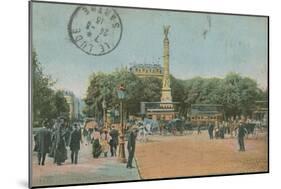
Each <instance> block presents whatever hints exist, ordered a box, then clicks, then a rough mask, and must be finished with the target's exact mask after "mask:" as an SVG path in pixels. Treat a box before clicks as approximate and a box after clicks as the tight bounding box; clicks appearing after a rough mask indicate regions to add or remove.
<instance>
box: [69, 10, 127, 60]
mask: <svg viewBox="0 0 281 189" xmlns="http://www.w3.org/2000/svg"><path fill="white" fill-rule="evenodd" d="M68 33H69V36H70V39H71V41H72V42H73V43H74V44H75V45H76V46H77V47H78V48H79V49H81V50H82V51H83V52H85V53H87V54H89V55H94V56H100V55H105V54H107V53H110V52H111V51H113V50H114V49H115V48H116V47H117V46H118V44H119V42H120V40H121V36H122V22H121V19H120V17H119V15H118V13H117V12H116V11H115V10H114V9H112V8H109V7H100V6H79V7H77V8H76V9H75V11H74V12H73V14H72V15H71V18H70V21H69V24H68Z"/></svg>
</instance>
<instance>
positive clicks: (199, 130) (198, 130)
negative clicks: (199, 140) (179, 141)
mask: <svg viewBox="0 0 281 189" xmlns="http://www.w3.org/2000/svg"><path fill="white" fill-rule="evenodd" d="M197 134H198V135H199V134H201V124H200V123H199V124H198V127H197Z"/></svg>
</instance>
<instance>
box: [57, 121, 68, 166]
mask: <svg viewBox="0 0 281 189" xmlns="http://www.w3.org/2000/svg"><path fill="white" fill-rule="evenodd" d="M63 127H64V125H63V122H62V123H61V124H60V126H59V127H58V129H57V131H56V136H55V137H56V138H55V153H54V163H56V164H57V165H62V163H64V162H65V160H66V159H67V150H66V144H65V136H64V134H65V133H64V129H63Z"/></svg>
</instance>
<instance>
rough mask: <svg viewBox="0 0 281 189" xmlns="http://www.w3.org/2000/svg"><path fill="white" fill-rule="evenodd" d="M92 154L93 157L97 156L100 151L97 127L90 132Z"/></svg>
mask: <svg viewBox="0 0 281 189" xmlns="http://www.w3.org/2000/svg"><path fill="white" fill-rule="evenodd" d="M92 140H93V144H92V150H93V151H92V154H93V158H98V157H99V156H100V154H101V153H102V149H101V145H100V132H99V130H98V129H97V128H95V130H94V132H93V133H92Z"/></svg>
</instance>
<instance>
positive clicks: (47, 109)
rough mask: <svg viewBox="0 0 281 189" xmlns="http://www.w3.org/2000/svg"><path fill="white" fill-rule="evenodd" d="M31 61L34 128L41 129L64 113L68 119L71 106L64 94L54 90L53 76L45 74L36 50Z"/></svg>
mask: <svg viewBox="0 0 281 189" xmlns="http://www.w3.org/2000/svg"><path fill="white" fill-rule="evenodd" d="M31 61H32V62H31V63H32V64H31V76H32V78H31V80H32V123H33V127H39V126H41V125H42V122H43V121H44V120H51V119H54V118H57V117H58V116H60V115H61V114H62V113H63V114H64V115H66V116H67V117H68V112H69V106H68V104H67V102H66V100H65V98H64V96H63V93H62V91H57V92H55V91H54V90H53V89H52V87H53V86H54V84H55V82H54V81H53V80H52V78H51V76H49V75H46V74H44V72H43V69H42V65H41V64H40V62H39V60H38V58H37V54H36V51H35V50H33V51H32V59H31Z"/></svg>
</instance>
